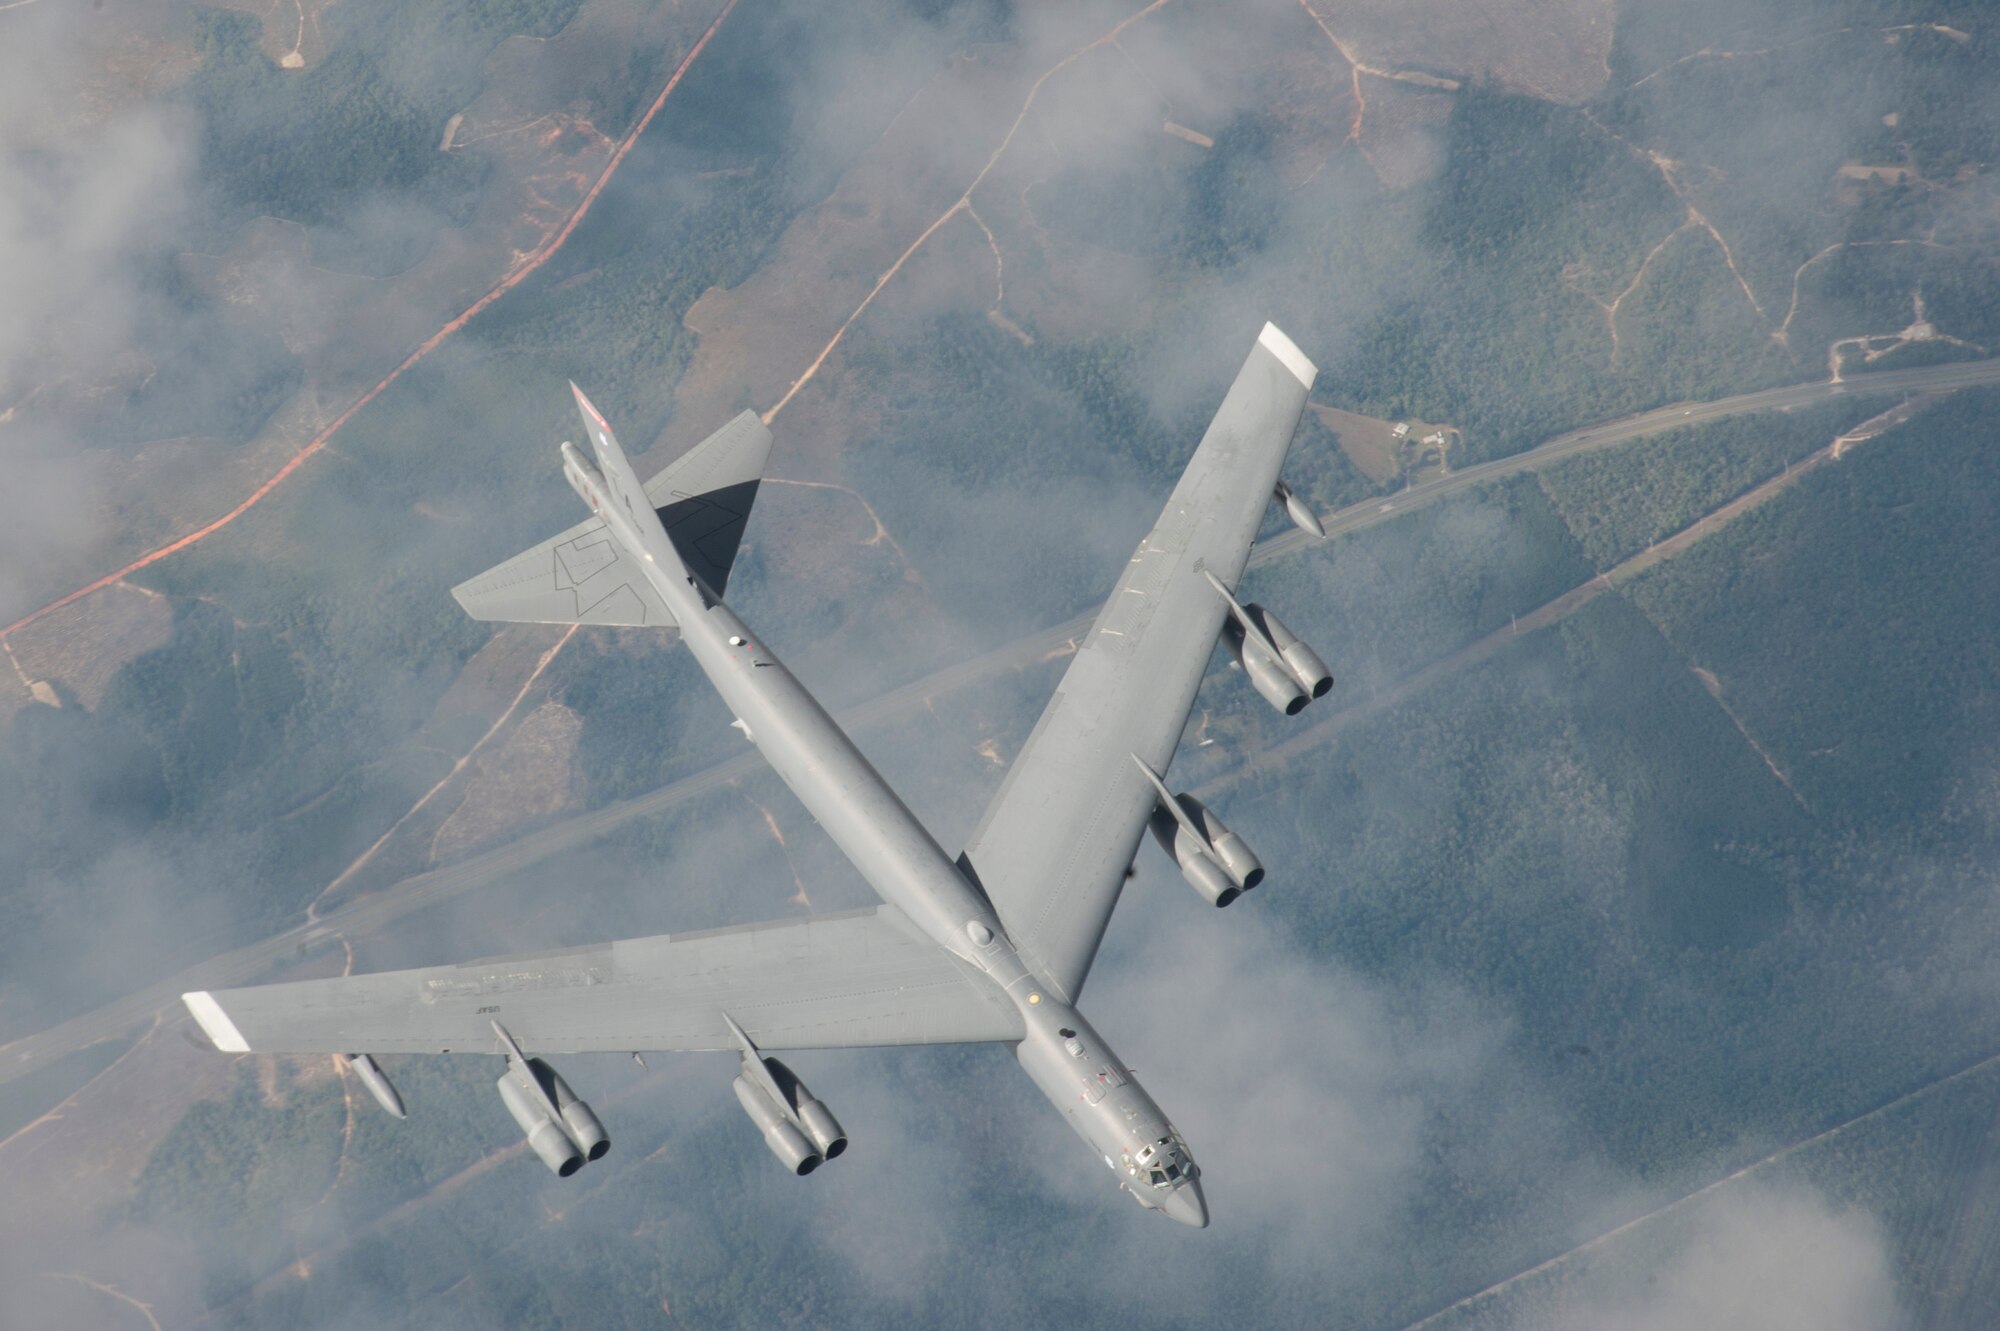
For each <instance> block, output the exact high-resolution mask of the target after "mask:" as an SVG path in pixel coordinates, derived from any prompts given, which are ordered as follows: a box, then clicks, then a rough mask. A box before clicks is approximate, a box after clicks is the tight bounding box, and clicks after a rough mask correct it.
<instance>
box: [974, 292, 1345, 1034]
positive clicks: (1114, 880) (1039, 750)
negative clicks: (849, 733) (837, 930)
mask: <svg viewBox="0 0 2000 1331" xmlns="http://www.w3.org/2000/svg"><path fill="white" fill-rule="evenodd" d="M1314 373H1315V371H1314V368H1313V365H1312V363H1311V362H1310V361H1308V360H1307V359H1306V358H1305V356H1304V355H1302V354H1301V353H1300V352H1299V349H1298V348H1297V347H1296V346H1294V345H1293V344H1292V342H1291V340H1290V339H1289V338H1287V337H1286V336H1285V335H1284V334H1283V333H1282V332H1279V331H1278V329H1277V328H1276V327H1274V326H1271V325H1266V326H1265V329H1264V332H1263V335H1262V336H1260V337H1259V338H1258V340H1257V345H1256V346H1255V347H1253V348H1252V349H1251V352H1250V357H1249V359H1248V360H1246V361H1245V362H1244V364H1243V369H1242V370H1241V371H1240V372H1239V373H1238V374H1237V376H1236V381H1235V383H1234V384H1232V385H1231V386H1230V389H1229V393H1228V395H1227V396H1226V397H1225V398H1224V399H1223V403H1222V406H1221V408H1220V409H1219V410H1218V411H1217V412H1216V414H1215V419H1214V420H1213V421H1212V422H1211V423H1210V425H1209V427H1208V431H1207V433H1206V434H1204V435H1203V436H1202V441H1201V446H1200V447H1199V448H1197V449H1196V450H1195V454H1194V458H1193V459H1192V460H1191V461H1190V462H1189V463H1188V467H1187V470H1186V472H1184V473H1183V474H1182V476H1181V480H1180V483H1179V484H1178V485H1177V486H1176V487H1175V489H1174V493H1173V496H1172V498H1170V499H1169V500H1168V501H1167V506H1166V509H1165V511H1164V512H1162V513H1161V515H1160V520H1159V522H1158V523H1157V524H1156V525H1155V526H1154V528H1153V530H1152V531H1151V532H1150V533H1149V534H1148V535H1147V537H1146V539H1145V540H1144V541H1143V542H1141V543H1140V545H1139V548H1138V549H1137V550H1136V551H1134V552H1133V555H1132V560H1131V562H1130V563H1129V564H1128V565H1127V566H1126V569H1125V573H1124V575H1123V576H1122V577H1121V578H1119V580H1118V585H1117V587H1116V588H1115V589H1113V591H1112V593H1111V599H1110V600H1109V601H1107V602H1106V603H1105V606H1104V609H1103V611H1102V612H1100V613H1099V615H1098V617H1097V622H1096V623H1095V624H1094V625H1093V626H1092V628H1091V631H1090V635H1089V636H1088V637H1087V638H1085V639H1084V642H1083V646H1082V647H1081V649H1080V650H1079V651H1078V652H1077V654H1076V658H1075V659H1074V660H1073V661H1072V662H1071V663H1070V667H1069V669H1068V671H1067V672H1065V673H1064V675H1063V679H1062V683H1061V684H1060V685H1059V686H1058V687H1057V690H1056V694H1055V696H1054V697H1053V698H1051V699H1050V700H1049V705H1048V707H1047V709H1046V710H1044V711H1043V713H1042V718H1041V720H1040V722H1038V723H1037V724H1036V726H1035V729H1034V733H1033V734H1031V735H1030V736H1029V737H1028V743H1027V745H1026V747H1024V748H1023V749H1022V751H1021V753H1020V756H1019V757H1018V758H1016V759H1015V761H1014V765H1013V767H1012V768H1011V769H1010V770H1009V771H1008V773H1007V779H1006V781H1005V782H1003V783H1002V785H1001V787H1000V791H999V793H998V794H997V795H995V796H994V798H993V803H992V804H991V805H990V806H988V808H987V810H986V815H985V817H984V818H982V819H981V820H980V824H979V826H978V828H977V829H976V830H975V831H974V832H973V834H972V839H971V841H970V842H968V843H967V845H966V848H965V853H964V854H963V855H962V856H961V857H960V861H959V862H960V864H961V865H962V866H963V867H964V868H965V869H966V871H967V872H968V873H970V874H971V875H972V876H973V877H974V878H975V879H976V880H977V882H978V883H979V884H980V886H981V887H982V888H983V889H984V891H985V892H986V894H987V897H988V899H989V900H991V901H992V902H993V905H994V908H995V909H996V910H998V911H999V913H1000V917H1001V919H1002V920H1003V921H1005V922H1006V925H1007V930H1008V933H1009V934H1010V935H1011V936H1012V937H1013V939H1014V942H1015V944H1016V945H1017V946H1018V947H1020V949H1021V952H1022V954H1023V956H1024V957H1025V958H1026V959H1027V961H1028V963H1029V964H1030V965H1031V966H1033V967H1035V968H1036V970H1037V971H1038V973H1039V974H1040V975H1041V976H1042V978H1043V980H1044V981H1045V982H1047V983H1048V984H1049V985H1050V986H1051V987H1052V988H1054V989H1056V990H1057V991H1058V992H1059V993H1061V994H1063V995H1065V996H1067V997H1068V998H1070V999H1071V1000H1074V999H1075V997H1076V995H1077V992H1078V991H1079V989H1080V988H1081V987H1082V984H1083V979H1084V976H1085V974H1086V973H1088V971H1089V969H1090V963H1091V960H1092V959H1093V958H1094V957H1095V956H1096V955H1097V946H1098V943H1099V942H1100V941H1101V940H1102V939H1103V936H1104V929H1105V926H1106V924H1107V923H1108V922H1109V921H1110V918H1111V912H1112V909H1113V907H1115V906H1116V905H1117V903H1118V893H1119V890H1120V889H1121V888H1122V887H1123V885H1124V881H1125V872H1126V870H1127V869H1128V868H1129V867H1130V865H1131V863H1132V857H1133V855H1134V854H1136V853H1137V851H1138V848H1139V839H1140V837H1141V836H1142V835H1143V834H1144V831H1145V827H1146V821H1147V818H1148V817H1149V816H1150V815H1151V813H1152V811H1153V809H1154V807H1155V806H1156V804H1157V802H1158V794H1157V792H1156V791H1155V790H1154V788H1153V786H1152V784H1151V782H1150V781H1149V780H1148V779H1147V776H1146V773H1145V772H1143V771H1141V770H1140V768H1139V764H1138V763H1135V762H1134V761H1133V759H1134V758H1135V757H1136V758H1138V759H1140V760H1141V761H1143V762H1144V763H1145V764H1146V765H1147V766H1148V767H1150V768H1151V769H1152V770H1153V771H1154V772H1165V771H1166V769H1167V766H1168V764H1169V763H1170V762H1172V760H1173V755H1174V750H1175V749H1176V748H1177V747H1178V746H1179V743H1180V736H1181V730H1182V728H1183V727H1184V726H1185V725H1186V724H1187V716H1188V712H1189V709H1190V708H1191V707H1192V706H1193V705H1194V697H1195V691H1196V690H1197V689H1198V688H1199V687H1200V684H1201V677H1202V675H1203V674H1204V673H1205V672H1206V670H1207V667H1208V662H1209V658H1210V657H1211V655H1212V654H1213V653H1214V650H1215V644H1216V639H1217V636H1218V634H1219V633H1220V631H1221V628H1222V623H1223V617H1224V615H1225V614H1227V613H1228V607H1227V602H1226V601H1225V600H1224V598H1223V596H1222V593H1221V592H1219V591H1218V590H1217V585H1218V584H1219V585H1220V586H1221V587H1222V588H1225V589H1228V590H1231V591H1233V590H1234V589H1235V587H1236V583H1237V580H1238V579H1239V578H1240V577H1241V576H1242V573H1243V566H1244V563H1245V561H1246V560H1247V559H1248V557H1249V553H1250V544H1251V542H1252V541H1253V540H1254V539H1255V538H1256V535H1257V528H1258V526H1259V525H1260V523H1261V522H1262V520H1263V516H1264V512H1265V509H1266V508H1267V507H1268V506H1269V504H1270V502H1271V499H1272V496H1273V493H1274V490H1275V487H1276V485H1277V480H1278V470H1279V468H1280V467H1281V466H1282V465H1283V463H1284V459H1285V454H1286V452H1287V451H1288V449H1289V448H1290V446H1291V439H1292V435H1293V433H1294V432H1295V431H1296V430H1297V429H1298V423H1299V415H1300V413H1301V412H1302V411H1304V409H1305V402H1306V394H1307V392H1308V390H1309V389H1310V387H1311V384H1312V380H1313V376H1314ZM1211 578H1213V579H1214V581H1213V582H1211V581H1210V579H1211Z"/></svg>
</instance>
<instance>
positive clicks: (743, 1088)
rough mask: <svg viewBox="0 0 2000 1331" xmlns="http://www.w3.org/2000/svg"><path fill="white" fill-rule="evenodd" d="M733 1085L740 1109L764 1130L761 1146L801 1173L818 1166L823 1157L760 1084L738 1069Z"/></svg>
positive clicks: (787, 1166) (794, 1171) (811, 1170)
mask: <svg viewBox="0 0 2000 1331" xmlns="http://www.w3.org/2000/svg"><path fill="white" fill-rule="evenodd" d="M735 1087H736V1102H737V1103H738V1104H740V1105H742V1106H743V1112H744V1113H746V1114H748V1115H749V1116H750V1121H751V1122H752V1123H755V1124H756V1125H757V1127H758V1129H759V1130H761V1131H762V1132H763V1134H764V1145H766V1146H768V1147H770V1148H771V1154H772V1155H775V1156H777V1157H778V1160H779V1162H780V1163H781V1164H783V1165H784V1166H785V1168H787V1169H789V1170H791V1171H792V1172H793V1173H794V1174H798V1175H801V1176H804V1175H806V1174H810V1173H812V1172H813V1171H814V1170H815V1169H818V1168H819V1167H820V1162H821V1161H822V1160H824V1159H825V1157H824V1156H822V1155H821V1154H820V1153H819V1152H818V1151H817V1150H815V1149H814V1148H813V1144H812V1143H811V1142H809V1141H807V1140H806V1135H805V1134H804V1133H803V1132H800V1131H799V1130H798V1128H797V1127H796V1126H794V1125H793V1123H792V1120H791V1119H790V1118H789V1117H787V1116H786V1114H785V1111H784V1110H782V1109H780V1108H779V1107H778V1106H777V1105H775V1104H773V1103H771V1097H770V1096H769V1095H766V1094H765V1093H764V1088H763V1087H761V1086H758V1085H757V1084H755V1083H754V1082H752V1081H751V1080H750V1079H749V1078H748V1077H746V1076H744V1075H743V1074H742V1073H740V1072H739V1073H738V1074H737V1075H736V1082H735ZM843 1144H844V1143H843Z"/></svg>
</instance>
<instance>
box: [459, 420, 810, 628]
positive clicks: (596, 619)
mask: <svg viewBox="0 0 2000 1331" xmlns="http://www.w3.org/2000/svg"><path fill="white" fill-rule="evenodd" d="M577 396H578V400H579V402H583V397H582V394H578V395H577ZM584 405H585V406H586V407H587V406H588V403H587V402H586V403H584ZM586 423H590V424H593V426H594V428H593V430H592V442H593V443H594V444H595V445H596V447H597V451H598V457H599V458H600V460H609V461H611V462H612V463H613V464H614V467H613V470H618V469H622V468H623V467H624V454H623V453H622V452H620V451H619V450H618V444H617V440H616V439H615V438H613V437H612V435H611V433H610V431H609V430H606V429H604V428H603V426H602V418H601V417H596V416H595V414H594V409H593V410H592V412H591V414H590V415H588V416H586ZM770 454H771V432H770V431H769V430H767V429H765V428H764V423H763V422H762V421H760V420H758V419H757V413H756V412H754V411H746V412H744V413H743V414H742V415H740V416H738V417H737V418H736V419H735V420H733V421H731V422H729V424H727V425H725V426H723V427H722V428H721V429H720V430H717V431H716V432H715V433H714V434H712V435H710V436H709V437H708V438H707V439H704V440H703V441H702V442H701V443H699V444H696V445H695V446H694V447H693V448H691V449H689V450H688V451H687V452H686V453H683V454H682V455H681V456H680V457H679V458H677V459H675V460H674V461H673V462H672V463H671V464H670V465H668V467H667V468H666V469H665V470H664V471H662V472H660V473H659V474H658V475H656V476H655V477H653V479H652V480H650V481H648V482H647V483H646V485H645V487H644V490H645V496H644V502H645V503H647V504H650V505H651V506H652V508H653V510H654V512H655V513H657V514H658V516H659V520H660V523H661V525H662V526H664V527H665V528H666V531H667V535H668V537H669V538H670V539H671V540H672V541H673V544H674V549H675V551H676V552H678V553H679V555H680V557H681V560H682V562H683V563H685V564H686V565H687V568H688V571H689V572H690V573H693V574H695V575H696V576H697V577H699V578H700V579H701V580H702V581H703V582H704V583H706V584H707V585H708V587H709V588H710V589H711V590H712V591H714V592H715V593H716V594H717V595H720V594H721V593H722V591H723V588H724V587H725V586H726V585H727V584H728V582H729V570H730V566H731V565H732V564H734V563H735V562H736V552H737V550H738V549H740V548H741V546H742V543H743V528H744V526H745V525H746V524H747V523H748V522H749V520H750V508H751V505H752V504H754V503H755V502H756V499H757V486H758V483H759V481H761V480H762V479H763V475H764V461H765V459H766V458H768V457H769V456H770ZM610 474H611V473H610V472H607V473H606V476H607V479H609V477H610ZM451 594H452V595H453V596H454V597H456V598H457V599H458V603H459V604H460V605H462V606H464V607H465V612H466V613H467V614H469V615H471V616H472V617H473V618H474V619H489V620H506V621H510V622H516V623H528V624H600V625H607V626H613V627H621V628H672V627H674V617H673V615H672V613H671V612H669V611H668V609H667V607H666V605H665V603H663V602H662V601H661V600H660V598H659V594H658V593H656V592H655V591H654V590H653V588H652V585H651V584H650V583H648V582H647V581H646V577H645V574H644V571H643V570H642V569H641V568H640V566H639V562H638V560H636V559H635V558H634V557H633V556H632V555H631V554H630V553H629V552H628V551H627V550H626V549H625V548H624V547H623V546H622V545H621V544H620V543H619V541H618V538H617V537H616V536H614V535H613V534H612V532H611V529H610V528H609V527H607V526H606V525H605V523H604V521H603V519H601V518H598V517H592V518H590V519H588V520H586V521H584V522H582V523H579V524H578V525H577V526H574V527H571V528H570V529H569V530H568V531H566V532H563V533H562V534H561V535H559V536H554V537H551V538H550V539H549V540H546V541H543V542H542V543H541V544H540V545H538V546H535V547H534V548H533V549H531V550H525V551H523V552H521V553H520V554H518V555H515V556H514V557H513V558H512V559H509V560H506V561H505V562H503V563H500V564H496V565H494V566H493V567H492V568H490V569H487V570H486V571H485V572H484V573H481V574H479V575H478V576H477V577H473V578H468V579H466V580H465V581H464V582H462V583H460V584H459V585H458V586H456V587H454V588H452V590H451Z"/></svg>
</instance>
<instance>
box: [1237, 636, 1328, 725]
mask: <svg viewBox="0 0 2000 1331" xmlns="http://www.w3.org/2000/svg"><path fill="white" fill-rule="evenodd" d="M1222 636H1223V640H1224V641H1226V642H1227V643H1228V644H1229V654H1230V655H1231V656H1232V657H1234V658H1235V659H1236V664H1238V665H1240V666H1242V667H1243V673H1244V674H1246V675H1248V676H1249V677H1250V684H1251V686H1252V687H1253V688H1255V689H1256V690H1257V692H1258V693H1259V694H1261V695H1263V698H1264V701H1265V702H1267V703H1270V704H1271V706H1273V707H1275V708H1277V709H1278V710H1279V711H1281V712H1283V713H1284V714H1285V715H1286V716H1297V715H1298V714H1299V712H1300V710H1301V709H1303V708H1304V707H1305V705H1306V703H1307V702H1309V701H1311V699H1310V698H1309V697H1308V696H1307V695H1306V691H1305V690H1304V689H1303V688H1301V687H1300V686H1299V682H1298V680H1296V679H1294V678H1293V677H1292V672H1291V671H1290V670H1289V669H1288V668H1287V667H1286V666H1285V664H1284V663H1283V662H1281V661H1280V660H1279V659H1278V658H1277V657H1275V656H1273V655H1272V654H1271V649H1270V648H1269V647H1266V646H1265V645H1264V644H1263V643H1262V642H1260V641H1258V640H1257V639H1255V638H1252V637H1249V636H1247V635H1246V634H1245V633H1244V632H1243V625H1242V624H1240V623H1238V622H1237V619H1236V616H1234V615H1231V616H1230V617H1229V618H1228V619H1226V620H1224V621H1223V624H1222ZM1328 683H1329V685H1331V683H1332V681H1331V680H1329V681H1328Z"/></svg>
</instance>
